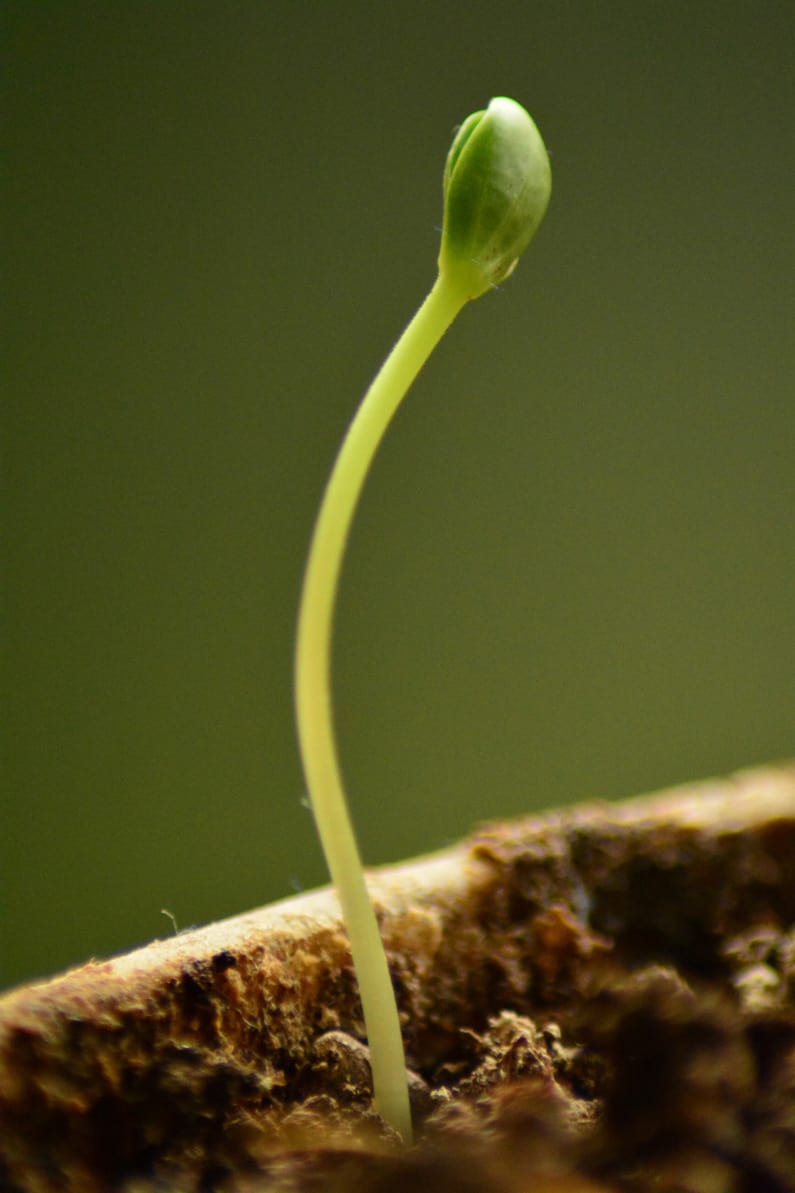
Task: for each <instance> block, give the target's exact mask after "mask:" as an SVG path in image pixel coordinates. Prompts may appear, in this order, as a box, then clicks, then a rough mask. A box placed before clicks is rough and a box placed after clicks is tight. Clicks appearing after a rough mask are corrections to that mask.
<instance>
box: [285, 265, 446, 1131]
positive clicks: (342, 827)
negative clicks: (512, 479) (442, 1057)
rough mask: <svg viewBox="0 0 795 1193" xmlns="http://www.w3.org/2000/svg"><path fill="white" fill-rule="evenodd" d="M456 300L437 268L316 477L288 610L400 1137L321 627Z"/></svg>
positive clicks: (385, 1087) (387, 1114) (340, 885)
mask: <svg viewBox="0 0 795 1193" xmlns="http://www.w3.org/2000/svg"><path fill="white" fill-rule="evenodd" d="M466 301H467V298H466V296H465V295H462V294H461V292H460V291H459V290H458V289H456V288H455V287H453V286H452V285H451V284H450V283H449V282H447V281H445V280H443V279H442V278H441V277H439V278H437V280H436V282H435V284H434V286H433V288H432V290H431V292H430V294H429V295H428V297H427V298H426V299H425V301H424V303H423V304H422V306H421V307H420V309H419V310H418V311H417V314H416V315H415V316H414V318H413V319H412V321H411V323H409V325H408V327H407V328H406V330H405V331H404V333H403V335H402V336H401V338H400V339H399V340H398V342H397V344H396V345H395V347H394V348H393V349H392V352H391V353H390V355H389V356H388V357H387V360H386V361H385V363H384V364H383V366H382V367H381V370H380V372H379V373H378V375H377V376H376V378H375V380H374V381H373V383H372V385H371V386H370V388H369V390H368V391H367V393H366V395H365V397H364V399H363V401H362V404H361V406H360V407H359V409H358V411H357V412H356V414H355V416H354V418H353V421H352V423H351V425H350V427H349V428H348V432H347V434H346V436H345V439H344V440H343V443H342V447H341V448H340V451H339V454H338V456H337V459H336V462H335V464H334V468H333V470H332V473H331V476H330V478H329V481H328V484H327V486H326V491H325V494H324V496H323V501H322V504H321V507H320V513H319V514H318V519H317V522H316V524H315V530H314V534H313V537H312V544H311V546H310V549H309V558H308V561H307V567H306V574H305V576H304V585H303V590H302V594H301V604H300V609H299V614H298V634H297V643H296V658H295V701H296V718H297V722H298V737H299V744H300V748H301V756H302V759H303V765H304V774H305V777H306V782H307V786H308V788H309V795H310V799H311V802H312V810H313V812H314V815H315V821H316V823H317V828H318V833H319V835H320V840H321V844H322V846H323V851H324V853H325V855H326V861H327V863H328V867H329V870H330V872H331V877H332V879H333V882H334V885H335V887H336V888H337V893H338V895H339V899H340V904H341V906H342V912H343V915H344V918H345V923H346V925H347V928H348V934H349V937H350V942H351V952H352V955H353V962H354V966H355V968H356V974H357V978H358V982H359V990H360V994H361V1000H362V1009H363V1011H364V1021H365V1028H366V1030H367V1037H368V1041H369V1044H370V1058H371V1065H372V1073H373V1088H374V1092H375V1102H376V1106H377V1107H378V1109H379V1112H380V1113H381V1114H382V1115H383V1117H384V1118H385V1119H386V1120H387V1121H388V1122H389V1123H391V1124H392V1125H393V1126H394V1127H395V1128H396V1129H397V1130H398V1131H400V1133H401V1135H402V1136H403V1138H404V1139H405V1140H406V1142H407V1143H408V1142H410V1139H411V1115H410V1111H409V1098H408V1084H407V1078H406V1064H405V1056H404V1052H403V1041H402V1038H401V1034H400V1021H399V1018H398V1011H397V1005H396V1003H395V996H394V991H393V989H392V982H391V979H390V976H389V970H388V967H387V961H386V954H385V952H384V947H383V943H382V941H381V937H380V934H379V931H378V924H377V922H376V918H375V912H374V910H373V906H372V903H371V902H370V898H369V895H368V893H367V888H366V885H365V881H364V874H363V871H362V864H361V860H360V857H359V849H358V846H357V843H356V837H355V835H354V831H353V826H352V824H351V820H350V816H349V814H348V808H347V805H346V801H345V794H344V789H343V785H342V778H341V775H340V769H339V764H338V761H337V752H336V748H335V744H334V730H333V721H332V708H331V688H330V664H331V632H332V620H333V613H334V602H335V598H336V593H337V586H338V582H339V576H340V569H341V566H342V559H343V555H344V552H345V544H346V542H347V539H348V534H349V531H350V528H351V523H352V521H353V515H354V511H355V509H356V503H357V501H358V499H359V494H360V493H361V490H362V487H363V485H364V481H365V478H366V476H367V473H368V470H369V468H370V464H371V463H372V460H373V458H374V456H375V453H376V451H377V449H378V445H379V443H380V442H381V439H382V438H383V435H384V432H385V431H386V428H387V426H388V425H389V422H390V420H391V418H392V416H393V414H394V413H395V411H396V410H397V408H398V406H399V405H400V402H401V400H402V399H403V397H404V395H405V393H406V391H407V390H408V388H409V386H410V385H411V383H412V381H413V380H414V378H415V377H416V376H417V373H418V372H419V371H420V369H421V368H422V366H423V365H424V363H425V361H426V360H427V359H428V357H429V356H430V354H431V352H432V351H433V349H434V348H435V346H436V345H437V344H438V342H439V340H440V339H441V338H442V336H443V335H444V333H445V331H446V330H447V328H448V327H449V326H450V324H451V323H452V322H453V319H454V318H455V317H456V315H457V314H458V312H459V311H460V310H461V308H462V307H463V306H464V304H465V303H466Z"/></svg>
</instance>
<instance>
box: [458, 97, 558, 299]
mask: <svg viewBox="0 0 795 1193" xmlns="http://www.w3.org/2000/svg"><path fill="white" fill-rule="evenodd" d="M551 190H552V173H551V170H550V166H549V157H548V156H547V151H546V148H545V146H544V142H543V140H542V139H541V134H540V133H539V131H538V129H537V128H536V125H535V122H534V121H533V119H532V117H531V116H530V115H529V113H528V112H526V111H525V109H524V108H523V107H522V105H521V104H519V103H517V102H516V100H513V99H506V98H505V97H504V96H499V97H497V98H496V99H493V100H492V101H491V103H490V104H489V106H488V108H486V109H485V110H484V111H481V112H473V113H472V115H471V116H468V117H467V119H466V120H465V121H464V123H463V124H462V125H461V127H460V128H459V130H458V132H457V133H456V135H455V138H454V140H453V144H452V146H451V147H450V152H449V154H448V155H447V163H446V165H445V171H444V224H443V227H442V245H441V249H440V252H439V273H440V275H441V276H442V277H445V278H446V279H447V280H448V281H450V282H451V283H453V284H454V285H455V286H457V287H461V288H462V289H463V290H464V291H465V292H466V297H467V298H477V297H478V296H479V295H480V294H484V293H485V292H486V291H487V290H490V289H491V288H492V287H494V286H497V285H499V283H500V282H502V281H504V280H505V278H507V277H508V275H509V274H510V273H511V272H512V271H513V269H514V266H515V265H516V262H517V261H518V259H519V257H520V256H521V255H522V253H523V252H524V250H525V249H526V248H527V246H528V245H529V243H530V241H531V240H532V239H533V236H534V235H535V233H536V230H537V228H538V226H539V224H540V223H541V220H542V219H543V218H544V213H545V211H546V209H547V205H548V203H549V196H550V193H551Z"/></svg>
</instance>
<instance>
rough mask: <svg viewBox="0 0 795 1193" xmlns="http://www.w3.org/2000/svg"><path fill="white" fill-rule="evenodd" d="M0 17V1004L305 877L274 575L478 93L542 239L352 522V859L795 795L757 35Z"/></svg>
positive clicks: (717, 12) (789, 23)
mask: <svg viewBox="0 0 795 1193" xmlns="http://www.w3.org/2000/svg"><path fill="white" fill-rule="evenodd" d="M3 8H4V16H3V22H4V32H3V42H4V51H3V52H4V55H5V58H6V65H5V68H4V72H3V73H4V79H5V83H4V86H5V88H6V89H7V92H8V94H7V102H6V105H5V107H6V112H7V144H8V159H7V160H8V164H9V168H8V172H7V179H6V195H7V208H8V215H9V217H10V218H9V220H8V223H7V228H8V229H9V235H8V251H7V258H8V269H7V279H8V282H9V287H8V293H9V294H10V298H11V301H10V303H9V317H8V319H7V321H6V328H7V334H8V342H9V346H10V351H9V353H7V362H8V365H9V374H10V384H9V388H8V398H9V400H8V401H7V402H6V403H5V413H4V419H5V421H6V423H7V431H8V434H7V435H6V436H5V439H6V463H5V467H4V478H5V483H6V485H7V486H8V489H7V498H6V501H5V519H6V528H7V529H6V541H5V547H4V553H5V556H6V566H5V569H4V571H5V576H6V598H5V599H6V621H7V634H6V637H7V650H6V668H5V677H6V701H5V703H6V710H7V711H6V713H5V717H4V735H5V737H6V741H7V747H8V748H7V750H6V754H7V766H6V779H5V781H4V787H5V791H6V795H5V797H4V807H3V813H2V841H1V843H0V848H1V849H2V859H1V861H2V874H1V877H0V882H1V883H2V890H1V892H0V893H1V895H2V917H1V918H2V948H1V949H0V958H1V961H0V964H1V965H2V974H1V979H2V982H3V983H4V984H7V983H12V982H15V981H19V980H22V979H25V978H28V977H30V976H35V975H41V974H46V973H50V972H52V971H55V970H57V969H59V968H61V967H63V966H66V965H68V964H71V963H75V962H78V961H81V960H83V959H85V958H86V957H88V956H91V955H94V956H102V955H105V954H108V953H112V952H114V951H118V950H121V949H124V948H127V947H129V946H131V945H134V944H137V943H141V942H145V941H147V940H150V939H152V938H153V937H156V936H164V935H168V934H169V933H170V932H171V931H172V927H171V924H170V923H169V921H168V920H167V919H166V917H165V916H164V915H163V914H162V913H161V909H162V908H167V909H168V910H169V911H171V912H172V913H173V914H174V916H175V917H176V919H177V921H178V923H179V926H180V928H184V927H187V926H189V925H192V924H198V923H202V922H205V921H208V920H211V919H216V918H219V917H222V916H225V915H230V914H233V913H236V912H238V911H243V910H245V909H248V908H250V907H252V906H256V905H258V904H260V903H263V902H266V901H268V900H271V899H275V898H279V897H282V896H285V895H289V894H290V893H292V891H293V890H297V889H305V888H309V887H312V886H314V885H318V884H320V883H322V882H324V881H325V868H324V865H323V861H322V858H321V855H320V851H319V847H318V845H317V842H316V839H315V834H314V829H313V825H312V822H311V818H310V815H309V813H308V812H307V810H306V807H305V806H304V804H303V803H302V779H301V773H300V768H299V761H298V755H297V750H296V745H295V738H294V731H293V722H292V704H291V652H292V639H293V628H294V618H295V608H296V601H297V595H298V590H299V584H300V578H301V573H302V567H303V562H304V556H305V551H306V547H307V542H308V538H309V534H310V530H311V526H312V521H313V518H314V514H315V511H316V509H317V505H318V501H319V497H320V494H321V491H322V487H323V484H324V481H325V478H326V476H327V473H328V470H329V467H330V465H331V462H332V459H333V456H334V453H335V450H336V447H337V445H338V443H339V440H340V438H341V434H342V431H343V429H344V427H345V426H346V424H347V422H348V420H349V418H350V416H351V414H352V412H353V410H354V407H355V404H356V403H357V401H358V399H359V397H360V396H361V394H362V392H363V391H364V389H365V387H366V385H367V383H368V381H369V379H370V377H371V376H372V374H373V372H374V370H375V368H376V367H377V365H378V364H379V363H380V360H381V359H382V357H383V355H384V354H385V352H386V351H387V349H388V348H389V347H390V345H391V343H392V342H393V340H394V339H395V337H396V336H397V334H398V333H399V331H400V330H401V328H402V326H403V325H404V323H405V322H406V320H407V319H408V317H409V316H410V315H411V314H412V313H413V310H414V309H415V307H416V306H417V304H418V303H419V301H420V299H421V298H422V297H423V295H424V293H425V291H426V290H427V288H428V287H429V286H430V283H431V281H432V279H433V273H434V262H435V256H436V251H437V241H438V226H439V223H440V214H441V195H440V187H441V175H442V167H443V162H444V157H445V154H446V152H447V148H448V145H449V142H450V139H451V136H452V132H453V129H454V127H455V126H456V124H457V123H458V122H460V121H461V120H462V119H463V117H464V116H466V115H467V114H468V113H469V112H470V111H472V110H474V109H475V108H479V107H482V106H484V105H485V104H486V103H487V101H488V99H489V98H490V97H491V96H492V95H494V94H508V95H513V96H515V97H516V98H518V99H520V100H521V101H522V102H524V103H525V104H526V106H527V107H528V108H529V109H530V111H531V112H532V113H533V114H534V116H535V118H536V120H537V121H538V124H539V126H540V128H541V130H542V132H543V135H544V137H545V139H546V141H547V144H548V146H549V149H550V153H551V156H552V162H553V173H554V195H553V201H552V205H551V207H550V210H549V213H548V216H547V219H546V222H545V224H544V225H543V227H542V229H541V231H540V233H539V235H538V238H537V240H536V242H535V243H534V245H533V246H532V248H531V250H530V252H529V253H528V256H527V257H526V259H525V260H524V261H523V262H522V264H521V267H520V268H519V270H518V271H517V273H516V274H515V276H514V277H513V278H512V279H511V280H510V281H509V282H508V283H507V284H506V285H505V286H504V288H503V289H502V290H501V291H499V292H497V293H495V294H494V295H491V296H489V297H487V298H484V299H482V300H481V301H479V302H478V303H477V304H475V305H474V306H473V307H472V308H470V309H469V310H467V311H466V312H465V313H464V315H463V317H462V318H461V319H460V321H459V322H458V324H457V325H456V326H455V327H454V328H453V330H452V331H451V333H450V334H449V336H448V338H447V339H446V341H445V342H444V343H443V345H442V346H441V349H440V350H439V352H438V353H437V355H436V357H435V358H434V360H433V361H432V362H431V364H430V365H429V366H428V368H427V370H426V371H425V372H424V374H423V375H422V376H421V378H420V380H419V382H418V383H417V385H416V387H415V389H414V391H413V392H412V395H411V397H410V399H409V401H408V402H407V404H406V406H405V407H404V408H403V409H402V411H401V413H400V416H399V418H398V420H397V423H396V425H395V426H394V427H393V429H392V431H391V433H390V435H389V436H388V439H387V441H386V442H385V444H384V446H383V449H382V451H381V453H380V455H379V458H378V460H377V462H376V466H375V469H374V472H373V474H372V477H371V481H370V483H369V484H368V487H367V490H366V494H365V499H364V503H363V506H362V508H361V511H360V516H359V518H358V521H357V524H356V528H355V533H354V536H353V540H352V543H351V548H350V553H349V557H348V560H347V565H346V568H345V573H344V582H343V589H342V593H341V602H340V607H339V617H338V633H337V638H336V660H337V661H336V672H335V680H334V686H335V695H336V701H337V710H338V721H339V736H340V743H341V753H342V759H343V766H344V770H345V774H346V776H347V780H348V786H349V788H350V793H351V798H352V802H353V805H354V812H355V817H356V821H357V823H358V827H359V835H360V839H361V844H362V849H363V853H364V855H365V857H366V859H367V860H368V862H370V863H374V864H375V863H382V862H386V861H389V860H396V859H399V858H402V857H406V856H410V855H413V854H415V853H419V852H426V851H429V850H432V849H435V848H438V847H441V846H443V845H445V844H446V843H448V842H450V841H452V840H454V839H456V838H457V837H459V836H460V835H462V834H464V833H465V832H466V831H467V830H468V829H469V828H470V827H471V826H472V825H473V823H475V822H477V821H480V820H484V819H490V818H494V817H500V816H513V815H516V814H520V813H523V812H526V811H528V810H530V809H534V808H539V807H543V806H549V805H554V804H559V803H565V802H568V801H572V800H582V799H589V798H593V797H604V798H617V797H621V796H626V795H630V794H633V793H636V792H639V791H643V790H648V789H650V788H655V787H658V786H662V785H666V784H671V783H676V782H679V781H683V780H687V779H691V778H698V777H704V776H708V775H711V774H714V773H719V772H726V771H729V770H731V769H733V768H736V767H742V766H745V765H750V764H756V763H759V762H764V761H766V760H772V759H776V758H781V757H783V756H786V755H790V754H792V752H793V746H794V744H795V743H794V734H793V730H794V728H795V717H794V715H793V710H794V709H795V400H794V399H795V394H794V392H793V376H795V335H794V334H793V311H794V310H795V290H794V288H793V278H794V277H795V238H794V237H793V212H795V185H794V183H793V167H794V166H795V142H794V141H793V135H794V134H793V129H794V128H795V91H794V90H793V87H794V80H795V9H793V6H792V4H791V3H789V2H788V0H782V2H781V3H775V2H770V0H767V2H764V3H751V2H750V0H749V2H747V3H739V2H732V0H723V2H721V3H702V4H698V3H696V4H693V3H683V2H678V0H673V2H669V3H642V2H641V3H639V2H638V0H610V2H609V3H605V2H604V0H593V2H584V0H582V2H566V0H539V2H533V0H521V2H517V3H514V2H501V0H495V2H494V3H492V4H490V5H484V4H483V3H481V2H478V3H475V2H474V0H457V2H456V3H452V2H445V3H439V2H435V0H423V2H419V0H418V2H416V3H407V2H404V0H396V2H395V3H389V4H386V3H384V4H377V3H373V0H366V2H353V0H341V2H335V3H331V2H320V0H317V2H314V3H289V2H288V3H278V4H277V3H271V2H264V0H262V2H255V0H238V2H235V3H229V2H226V3H223V2H222V3H215V2H213V3H210V2H199V3H166V4H151V3H130V4H94V3H91V4H89V3H47V2H42V0H40V2H38V3H36V4H29V3H13V2H12V3H6V4H5V5H4V6H3Z"/></svg>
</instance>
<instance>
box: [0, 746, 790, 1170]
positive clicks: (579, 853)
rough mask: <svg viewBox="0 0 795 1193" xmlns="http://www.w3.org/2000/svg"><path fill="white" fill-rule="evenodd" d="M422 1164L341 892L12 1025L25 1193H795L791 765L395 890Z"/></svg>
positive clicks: (206, 939) (485, 840)
mask: <svg viewBox="0 0 795 1193" xmlns="http://www.w3.org/2000/svg"><path fill="white" fill-rule="evenodd" d="M373 889H374V894H375V898H376V903H377V906H378V909H379V916H380V919H381V922H382V931H383V933H384V937H385V942H386V945H387V950H388V954H389V959H390V967H391V970H392V973H393V978H394V982H395V987H396V991H397V994H398V1000H399V1004H400V1009H401V1017H402V1021H403V1025H404V1037H405V1041H406V1049H407V1057H408V1063H409V1065H410V1069H411V1095H412V1104H413V1113H414V1119H415V1124H416V1134H417V1140H416V1143H415V1145H414V1146H413V1147H412V1148H405V1147H404V1146H403V1145H402V1143H401V1141H400V1140H399V1139H398V1138H397V1137H396V1136H395V1135H394V1134H393V1133H392V1132H390V1131H389V1129H388V1128H386V1127H385V1125H384V1124H383V1123H382V1122H381V1121H380V1119H379V1118H378V1116H377V1115H376V1113H375V1112H374V1110H373V1108H372V1102H371V1086H370V1077H369V1061H368V1054H367V1048H366V1045H365V1044H364V1043H363V1042H362V1038H363V1027H362V1023H361V1011H360V1007H359V1004H358V999H357V995H356V983H355V977H354V975H353V972H352V968H351V962H350V956H349V952H348V948H347V943H346V938H345V934H344V931H343V929H342V928H341V926H340V924H339V921H338V918H337V915H336V904H335V902H334V900H333V898H332V897H331V896H330V895H329V894H328V893H327V892H321V893H318V894H316V895H313V896H309V897H304V898H303V899H299V900H294V901H288V902H286V903H285V904H283V905H277V907H275V908H271V909H264V910H263V911H262V912H255V913H251V915H249V916H243V917H239V918H237V919H235V920H230V921H226V922H225V923H222V924H218V925H213V926H211V927H210V928H207V929H203V930H200V931H198V932H193V933H188V934H185V935H183V936H181V937H176V938H174V939H173V940H170V941H163V942H158V943H156V944H154V945H152V946H150V947H149V948H148V949H144V950H141V951H139V952H137V953H133V954H129V955H128V956H126V957H123V958H118V959H116V960H115V961H111V962H104V963H94V964H91V965H88V966H84V967H83V968H81V969H79V970H75V971H73V972H72V973H70V974H66V975H64V976H63V977H60V978H56V979H54V980H53V981H51V982H49V983H43V984H39V985H35V986H29V987H24V988H22V989H20V990H18V991H13V992H11V993H10V994H8V995H6V996H5V998H4V999H2V1000H0V1190H2V1191H3V1193H6V1191H7V1193H54V1191H56V1190H72V1189H74V1190H81V1191H85V1193H100V1191H103V1190H112V1191H117V1190H118V1191H119V1193H150V1191H154V1190H163V1191H164V1193H165V1191H167V1190H168V1191H171V1190H173V1191H175V1193H176V1191H177V1190H178V1191H180V1193H193V1191H194V1190H195V1191H197V1193H199V1191H200V1193H210V1191H216V1190H217V1191H218V1193H270V1191H274V1193H314V1191H320V1190H323V1191H325V1190H329V1191H330V1193H337V1191H339V1193H398V1191H403V1190H409V1191H411V1193H423V1191H424V1190H428V1191H431V1190H433V1193H448V1191H449V1193H453V1191H455V1193H531V1191H532V1193H614V1191H615V1193H618V1191H633V1193H634V1191H637V1193H652V1191H654V1193H660V1191H663V1193H795V766H793V765H787V766H781V767H776V768H770V769H767V770H764V771H754V772H747V773H743V774H741V775H738V776H733V777H732V778H730V779H725V780H719V781H715V782H713V783H709V784H697V785H693V786H692V787H688V788H683V789H678V790H675V791H670V792H663V793H660V794H658V795H655V796H651V797H644V798H642V799H639V800H634V801H628V802H626V803H623V804H614V805H598V806H596V805H589V806H587V807H579V808H572V809H567V810H564V811H561V812H556V813H550V814H547V815H545V816H541V817H532V818H529V819H527V820H522V821H515V822H509V823H500V824H495V825H491V826H486V827H484V828H482V829H481V830H479V831H478V832H476V833H475V834H474V835H473V837H472V838H471V839H470V840H468V841H466V842H464V843H463V844H462V845H460V846H458V847H456V848H455V849H453V850H450V851H447V852H446V853H444V854H442V855H438V856H437V857H435V858H431V859H427V860H424V861H420V862H419V863H417V864H409V865H406V866H403V867H398V868H395V869H394V870H390V871H386V872H381V873H379V874H376V875H374V881H373Z"/></svg>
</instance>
